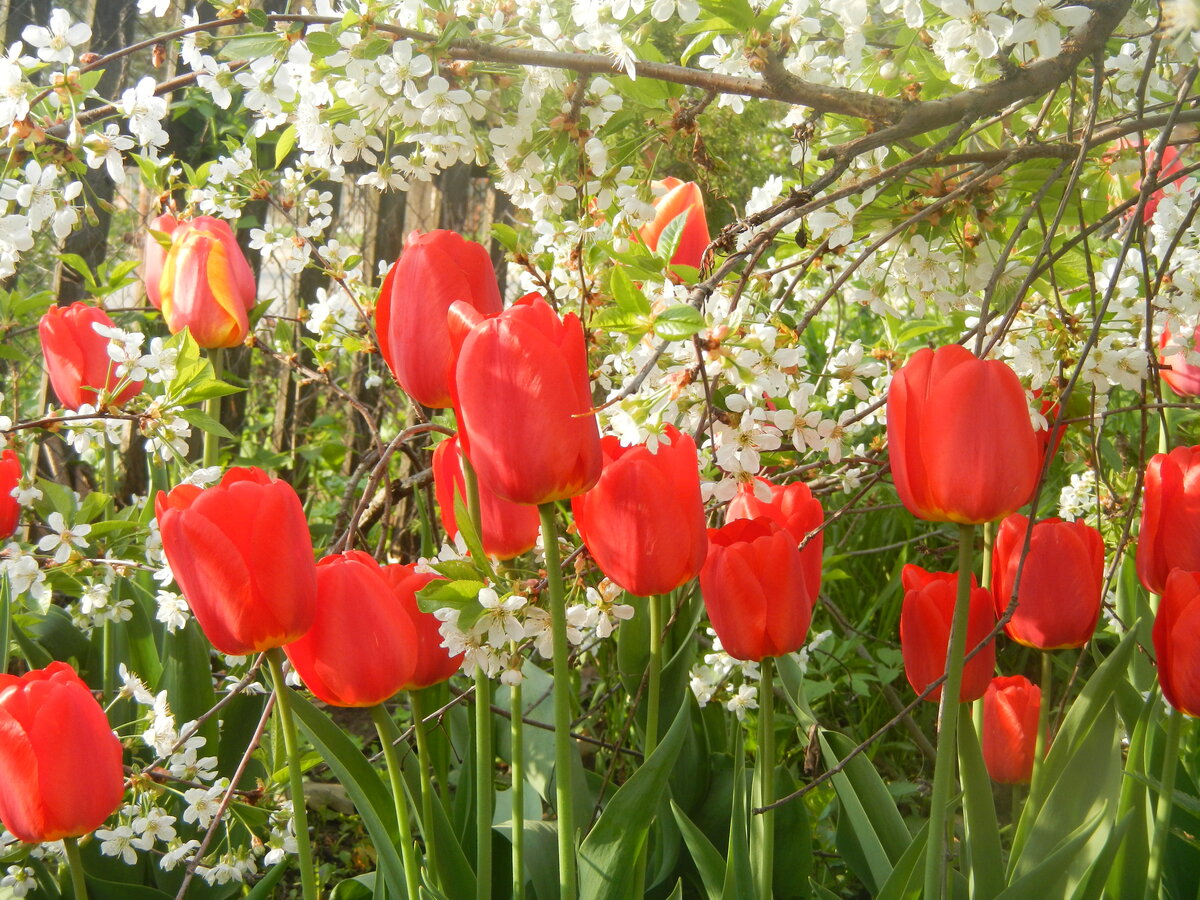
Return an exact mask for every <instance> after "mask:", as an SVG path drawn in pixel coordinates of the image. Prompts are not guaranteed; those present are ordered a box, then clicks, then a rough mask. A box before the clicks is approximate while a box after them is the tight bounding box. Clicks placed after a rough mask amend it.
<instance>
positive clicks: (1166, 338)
mask: <svg viewBox="0 0 1200 900" xmlns="http://www.w3.org/2000/svg"><path fill="white" fill-rule="evenodd" d="M1169 343H1171V330H1170V328H1164V329H1163V333H1162V337H1161V338H1160V339H1159V342H1158V346H1159V349H1162V348H1163V347H1166V346H1167V345H1168V344H1169ZM1192 350H1193V351H1200V330H1195V331H1193V332H1192ZM1159 366H1160V368H1159V370H1158V373H1159V374H1160V375H1161V376H1162V380H1163V381H1165V382H1166V383H1167V384H1169V385H1170V386H1171V390H1173V391H1174V392H1175V393H1176V394H1178V395H1179V396H1180V397H1200V366H1196V365H1193V364H1192V363H1190V362H1188V359H1187V354H1186V353H1183V352H1180V353H1172V354H1170V355H1168V356H1163V357H1161V358H1160V359H1159Z"/></svg>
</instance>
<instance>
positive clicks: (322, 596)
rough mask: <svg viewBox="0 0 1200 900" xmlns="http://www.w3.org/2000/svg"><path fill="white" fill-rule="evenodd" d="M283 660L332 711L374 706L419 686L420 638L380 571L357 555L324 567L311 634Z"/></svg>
mask: <svg viewBox="0 0 1200 900" xmlns="http://www.w3.org/2000/svg"><path fill="white" fill-rule="evenodd" d="M283 652H284V653H286V654H287V657H288V659H290V660H291V661H292V665H293V666H295V668H296V671H297V672H298V673H299V674H300V678H301V680H303V681H304V685H305V687H307V688H308V689H309V690H310V691H312V692H313V694H314V695H316V696H317V697H318V698H319V699H320V700H323V701H324V702H325V703H329V704H331V705H333V706H375V705H377V704H379V703H382V702H383V701H384V700H387V699H388V698H389V697H391V696H393V695H394V694H395V693H396V692H397V691H399V690H401V689H403V688H404V686H405V685H406V684H408V683H409V682H411V681H412V677H413V673H414V671H415V670H416V665H417V630H416V628H415V627H414V626H413V623H412V619H411V618H410V617H409V614H408V611H407V610H406V609H405V608H404V607H403V606H402V605H401V603H400V600H399V598H398V597H397V596H396V592H395V590H394V589H393V588H392V585H391V584H390V583H389V582H388V580H387V579H386V578H385V577H384V575H383V570H382V569H381V568H380V567H379V564H378V563H376V562H375V560H373V559H372V558H371V557H370V556H368V555H367V554H366V553H363V552H362V551H361V550H351V551H349V552H347V553H338V554H335V555H333V556H327V557H325V558H324V559H322V560H321V561H320V562H319V563H317V612H316V616H315V618H314V620H313V624H312V627H311V628H310V629H309V630H308V631H307V632H305V634H304V636H303V637H301V638H299V639H298V640H295V641H292V642H291V643H290V644H288V645H287V646H285V647H284V648H283Z"/></svg>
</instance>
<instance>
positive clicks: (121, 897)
mask: <svg viewBox="0 0 1200 900" xmlns="http://www.w3.org/2000/svg"><path fill="white" fill-rule="evenodd" d="M84 880H86V881H87V889H88V890H87V892H88V897H90V898H91V900H171V895H170V894H166V893H163V892H162V891H160V890H158V889H157V888H152V887H143V886H142V885H137V884H123V883H119V882H116V881H104V880H102V879H100V878H93V877H92V876H91V875H86V874H85V875H84Z"/></svg>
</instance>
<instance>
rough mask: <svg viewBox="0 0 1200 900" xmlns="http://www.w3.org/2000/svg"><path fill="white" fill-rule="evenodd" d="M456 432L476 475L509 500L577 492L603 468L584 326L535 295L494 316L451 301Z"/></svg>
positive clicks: (543, 498)
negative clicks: (459, 426) (457, 424)
mask: <svg viewBox="0 0 1200 900" xmlns="http://www.w3.org/2000/svg"><path fill="white" fill-rule="evenodd" d="M449 319H450V333H451V341H452V344H453V346H454V347H455V360H456V362H455V369H454V372H455V381H454V385H453V390H454V394H455V396H454V401H455V411H456V413H457V414H458V421H459V423H460V425H461V428H460V429H459V439H460V440H461V441H462V445H463V449H464V451H465V452H466V454H467V456H468V457H469V458H470V459H471V462H472V463H473V464H474V466H475V471H476V473H477V474H478V476H479V483H480V484H481V485H487V487H489V488H490V489H491V490H492V491H493V492H494V493H495V494H496V495H497V496H499V497H502V498H503V499H505V500H511V501H512V502H513V503H531V504H540V503H548V502H550V501H552V500H565V499H567V498H568V497H574V496H575V495H576V494H582V493H583V492H584V491H586V490H587V489H588V488H590V487H591V486H592V485H594V484H595V483H596V481H597V479H599V477H600V467H601V454H600V433H599V430H598V429H597V427H596V416H595V414H594V413H593V412H592V397H591V392H590V389H589V385H588V368H587V350H586V349H585V347H584V341H583V326H582V325H580V324H579V319H578V318H577V317H576V316H575V314H574V313H567V314H566V315H565V316H563V318H562V319H561V320H560V319H559V317H558V315H557V313H555V312H554V310H552V309H551V308H550V305H549V304H548V303H546V301H545V300H543V299H542V298H541V296H540V295H538V294H527V295H525V296H524V297H522V298H521V299H520V300H518V301H517V302H516V303H515V304H514V305H513V306H511V307H509V308H508V309H506V310H505V311H504V312H502V313H500V314H499V315H496V316H490V317H486V316H484V314H483V313H481V312H479V310H477V309H475V307H473V306H471V305H470V304H468V303H465V302H463V301H461V300H460V301H458V302H456V303H454V304H453V305H452V306H451V307H450V314H449Z"/></svg>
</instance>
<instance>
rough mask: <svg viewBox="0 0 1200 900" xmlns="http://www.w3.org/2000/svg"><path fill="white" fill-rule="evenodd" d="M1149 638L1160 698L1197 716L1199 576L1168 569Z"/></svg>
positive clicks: (1199, 692) (1199, 697)
mask: <svg viewBox="0 0 1200 900" xmlns="http://www.w3.org/2000/svg"><path fill="white" fill-rule="evenodd" d="M1151 638H1152V639H1153V641H1154V656H1155V662H1156V664H1157V665H1158V683H1159V685H1160V686H1161V687H1162V692H1163V696H1164V697H1166V698H1167V702H1168V703H1170V704H1171V706H1172V707H1174V708H1175V709H1177V710H1179V711H1180V712H1182V713H1186V714H1187V715H1189V716H1200V573H1198V572H1187V571H1184V570H1183V569H1172V570H1171V574H1170V575H1168V576H1167V583H1166V586H1165V588H1164V589H1163V593H1162V599H1161V600H1160V601H1159V604H1158V613H1157V614H1156V615H1155V617H1154V630H1153V631H1152V632H1151Z"/></svg>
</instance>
